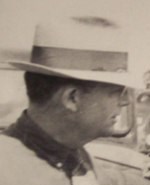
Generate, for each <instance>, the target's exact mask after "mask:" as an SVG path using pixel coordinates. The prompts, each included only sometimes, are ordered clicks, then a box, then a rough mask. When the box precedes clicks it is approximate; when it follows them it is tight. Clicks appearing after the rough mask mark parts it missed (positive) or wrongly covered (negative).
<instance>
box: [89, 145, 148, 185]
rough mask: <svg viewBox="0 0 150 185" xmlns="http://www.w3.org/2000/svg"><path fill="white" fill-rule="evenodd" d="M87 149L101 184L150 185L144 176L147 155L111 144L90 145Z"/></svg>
mask: <svg viewBox="0 0 150 185" xmlns="http://www.w3.org/2000/svg"><path fill="white" fill-rule="evenodd" d="M86 149H87V150H88V152H89V153H90V154H91V156H92V157H91V158H92V161H93V165H94V168H95V171H96V174H97V177H98V179H99V182H100V184H112V185H113V184H114V185H130V184H138V185H147V184H150V181H149V180H147V179H145V178H144V177H143V175H142V168H143V166H144V163H145V161H146V160H147V157H146V156H145V155H143V154H140V153H138V152H136V151H134V150H131V149H128V148H125V147H120V146H115V145H114V146H113V145H111V144H90V145H88V146H87V147H86Z"/></svg>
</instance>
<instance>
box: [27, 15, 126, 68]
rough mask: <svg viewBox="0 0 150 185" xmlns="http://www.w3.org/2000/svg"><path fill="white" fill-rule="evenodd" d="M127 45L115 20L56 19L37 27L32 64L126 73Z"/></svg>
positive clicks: (83, 17)
mask: <svg viewBox="0 0 150 185" xmlns="http://www.w3.org/2000/svg"><path fill="white" fill-rule="evenodd" d="M126 42H127V37H125V32H123V31H122V29H121V27H120V25H118V24H117V23H116V22H115V21H112V20H108V19H105V18H101V17H96V16H72V17H71V16H70V17H61V18H55V19H54V20H51V21H50V22H44V23H41V24H39V25H38V26H37V27H36V34H35V40H34V47H33V52H32V59H31V61H32V62H33V63H36V64H42V65H44V66H48V67H54V68H63V69H78V70H92V71H93V70H94V71H118V70H119V71H124V70H127V58H128V54H127V47H126Z"/></svg>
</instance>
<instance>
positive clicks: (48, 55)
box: [31, 46, 128, 71]
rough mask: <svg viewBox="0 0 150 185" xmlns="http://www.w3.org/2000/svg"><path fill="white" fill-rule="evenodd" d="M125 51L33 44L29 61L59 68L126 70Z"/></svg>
mask: <svg viewBox="0 0 150 185" xmlns="http://www.w3.org/2000/svg"><path fill="white" fill-rule="evenodd" d="M127 59H128V53H127V52H112V51H95V50H94V51H93V50H78V49H66V48H55V47H40V46H34V47H33V52H32V57H31V62H32V63H36V64H41V65H44V66H47V67H53V68H60V69H77V70H93V71H119V70H123V71H127V67H128V66H127Z"/></svg>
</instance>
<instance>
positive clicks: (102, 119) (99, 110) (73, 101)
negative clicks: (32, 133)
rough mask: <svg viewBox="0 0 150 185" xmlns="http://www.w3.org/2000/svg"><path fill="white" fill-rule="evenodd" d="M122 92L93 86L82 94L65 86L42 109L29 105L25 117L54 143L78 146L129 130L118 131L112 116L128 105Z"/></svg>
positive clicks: (36, 105) (119, 134)
mask: <svg viewBox="0 0 150 185" xmlns="http://www.w3.org/2000/svg"><path fill="white" fill-rule="evenodd" d="M123 90H124V87H123V86H118V85H111V84H108V86H107V87H104V88H102V87H101V85H100V84H99V83H97V84H96V85H95V87H93V88H91V89H90V91H89V92H87V93H85V92H83V91H82V90H81V89H80V88H79V87H76V86H71V85H68V86H65V87H62V88H61V89H59V90H58V91H57V92H56V93H55V95H54V96H53V98H52V99H51V100H48V101H47V102H46V103H45V104H44V105H42V106H39V105H38V104H33V103H30V106H29V109H28V114H29V116H30V117H31V119H32V120H33V121H34V122H35V123H37V124H38V125H39V126H40V127H41V128H42V129H43V130H44V131H45V132H46V133H48V134H49V135H50V136H51V137H53V138H54V139H55V140H56V141H58V142H60V143H62V144H63V145H65V146H67V147H70V148H77V147H81V146H82V145H84V144H86V143H87V142H90V141H91V140H93V139H96V138H97V137H108V136H121V135H124V134H127V133H128V132H129V130H130V129H131V128H127V129H126V130H123V131H120V130H119V131H118V130H117V129H116V127H115V124H116V116H118V115H119V114H120V111H121V108H122V107H124V106H127V105H128V103H129V101H128V96H127V94H124V95H123V96H122V95H121V94H122V92H123ZM121 96H122V97H121ZM120 97H121V99H120Z"/></svg>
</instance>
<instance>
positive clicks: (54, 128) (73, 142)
mask: <svg viewBox="0 0 150 185" xmlns="http://www.w3.org/2000/svg"><path fill="white" fill-rule="evenodd" d="M47 110H49V111H47ZM62 112H63V111H62V110H60V109H59V110H58V109H57V111H56V110H55V111H54V108H53V106H52V108H51V110H50V108H48V109H45V108H42V107H40V108H39V107H38V108H37V107H36V106H30V107H29V109H28V115H29V116H30V118H31V119H32V121H33V122H34V123H35V124H37V125H38V126H39V127H40V128H41V129H42V130H43V131H44V132H45V133H47V134H48V135H49V136H50V137H52V138H53V139H54V140H55V141H57V142H58V143H60V144H62V145H64V146H66V147H68V148H72V149H76V148H80V147H82V145H83V144H84V142H81V140H80V134H79V132H78V130H76V129H75V128H74V125H75V124H76V123H74V122H73V121H72V120H71V119H70V120H67V119H65V118H67V115H64V112H63V113H62ZM58 115H59V116H58Z"/></svg>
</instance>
